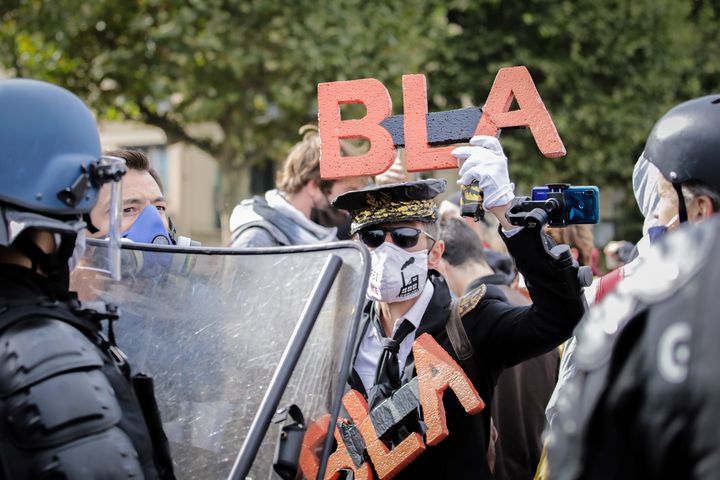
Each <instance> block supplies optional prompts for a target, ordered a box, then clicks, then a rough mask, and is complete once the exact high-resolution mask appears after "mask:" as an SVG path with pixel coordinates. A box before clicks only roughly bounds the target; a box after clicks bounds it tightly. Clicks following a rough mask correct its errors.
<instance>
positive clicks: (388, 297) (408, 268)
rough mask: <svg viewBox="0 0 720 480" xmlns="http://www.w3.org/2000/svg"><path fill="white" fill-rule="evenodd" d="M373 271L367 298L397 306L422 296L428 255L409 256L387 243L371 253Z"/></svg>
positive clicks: (424, 253) (411, 254)
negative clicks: (396, 303) (396, 304)
mask: <svg viewBox="0 0 720 480" xmlns="http://www.w3.org/2000/svg"><path fill="white" fill-rule="evenodd" d="M370 258H371V264H372V269H371V272H370V282H369V283H368V288H367V296H368V298H369V299H371V300H375V301H380V302H387V303H394V302H402V301H404V300H409V299H411V298H415V297H417V296H418V295H420V294H421V293H422V291H423V288H425V282H426V281H427V276H428V263H427V261H428V251H427V250H421V251H419V252H408V251H406V250H403V249H402V248H400V247H398V246H396V245H394V244H393V243H390V242H385V243H383V244H382V245H380V246H379V247H377V248H376V249H375V250H373V251H372V252H371V253H370Z"/></svg>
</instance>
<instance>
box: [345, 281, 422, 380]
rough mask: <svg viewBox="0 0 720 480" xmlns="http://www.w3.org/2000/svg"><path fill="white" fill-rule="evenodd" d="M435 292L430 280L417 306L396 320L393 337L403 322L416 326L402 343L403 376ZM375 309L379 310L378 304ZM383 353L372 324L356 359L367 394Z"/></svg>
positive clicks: (380, 342) (366, 332) (381, 344)
mask: <svg viewBox="0 0 720 480" xmlns="http://www.w3.org/2000/svg"><path fill="white" fill-rule="evenodd" d="M434 292H435V287H433V284H432V282H430V280H428V281H427V282H426V283H425V288H423V291H422V293H421V294H420V296H419V297H418V299H417V301H416V302H415V304H414V305H413V306H412V307H410V310H408V311H407V312H406V313H405V315H404V316H402V317H400V318H398V319H397V320H395V324H394V325H393V331H392V333H393V335H394V334H395V332H396V331H397V329H398V327H399V326H400V324H402V322H403V320H408V321H409V322H410V323H412V324H413V325H414V326H415V330H414V331H412V332H410V333H409V334H408V336H407V337H405V339H404V340H403V341H402V343H400V349H399V351H398V363H399V365H400V372H401V374H402V371H403V369H404V368H405V362H407V358H408V355H410V350H412V344H413V342H414V341H415V331H416V330H417V328H418V326H419V325H420V320H422V317H423V315H424V314H425V310H427V307H428V305H430V299H432V296H433V293H434ZM375 308H377V304H376V306H375ZM382 351H383V341H382V338H381V337H380V334H379V333H378V332H377V330H376V329H375V327H374V325H373V324H372V323H370V325H368V327H367V330H366V331H365V336H364V337H363V339H362V341H361V342H360V348H358V354H357V357H356V358H355V371H356V372H357V373H358V375H359V376H360V379H361V380H362V382H363V386H364V387H365V391H366V392H369V391H370V387H372V386H373V384H374V382H375V371H376V370H377V366H378V363H379V362H380V356H381V354H382Z"/></svg>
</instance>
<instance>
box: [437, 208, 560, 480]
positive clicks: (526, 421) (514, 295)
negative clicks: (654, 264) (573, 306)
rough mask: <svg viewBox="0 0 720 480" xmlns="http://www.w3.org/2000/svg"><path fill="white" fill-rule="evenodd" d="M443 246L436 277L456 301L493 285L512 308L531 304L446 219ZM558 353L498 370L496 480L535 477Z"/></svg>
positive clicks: (459, 225)
mask: <svg viewBox="0 0 720 480" xmlns="http://www.w3.org/2000/svg"><path fill="white" fill-rule="evenodd" d="M440 240H442V241H443V242H444V243H445V251H444V252H443V256H442V261H441V262H440V267H441V268H440V269H439V271H440V272H441V273H442V275H443V276H444V277H445V278H446V279H447V282H448V285H449V286H450V289H451V290H452V291H453V292H454V293H455V294H456V295H458V296H462V295H463V294H466V293H469V292H471V291H472V290H474V289H475V288H478V287H479V286H480V285H495V286H496V287H497V288H498V289H500V290H501V292H502V293H503V294H504V295H505V298H506V301H507V302H508V303H509V304H511V305H514V306H526V305H529V304H530V303H531V302H530V301H529V300H528V299H527V298H526V297H525V296H524V295H522V294H521V293H519V292H518V291H516V290H514V289H512V288H511V287H510V283H512V278H510V279H508V277H507V275H504V274H497V273H496V272H494V271H493V269H492V268H490V266H489V265H488V264H487V262H485V260H484V253H483V248H482V244H481V243H480V241H479V239H478V238H477V236H476V235H475V233H474V232H473V231H472V230H471V229H470V227H468V226H467V224H466V223H465V222H464V221H462V220H460V219H457V218H450V219H448V220H445V221H444V222H442V223H441V224H440ZM559 363H560V353H559V351H558V349H557V348H555V349H553V350H551V351H550V352H547V353H545V354H542V355H538V356H537V357H534V358H531V359H529V360H526V361H524V362H522V363H520V364H518V365H515V366H514V367H510V368H507V369H505V370H503V372H502V373H501V374H500V377H499V378H498V381H497V385H496V386H495V392H494V394H493V402H492V408H491V413H492V420H493V423H494V426H495V428H496V429H497V432H498V438H497V441H496V442H495V450H494V452H495V470H494V471H493V474H494V475H495V478H496V479H498V480H524V479H530V478H532V477H533V476H534V475H535V471H536V469H537V466H538V463H539V462H540V456H541V452H542V447H543V445H542V438H541V437H542V433H543V430H544V429H545V425H546V422H545V405H547V402H548V400H550V396H551V395H552V392H553V389H554V387H555V382H556V381H557V372H558V366H559Z"/></svg>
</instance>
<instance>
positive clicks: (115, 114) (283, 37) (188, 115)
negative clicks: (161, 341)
mask: <svg viewBox="0 0 720 480" xmlns="http://www.w3.org/2000/svg"><path fill="white" fill-rule="evenodd" d="M443 13H444V12H443V11H442V10H439V9H435V8H432V7H427V8H425V7H422V8H418V7H417V6H411V5H408V4H406V3H405V2H390V3H386V2H376V4H375V5H372V6H370V5H366V2H364V1H361V0H321V1H307V0H294V1H292V2H289V1H280V0H258V1H231V0H188V1H182V2H175V1H168V0H133V1H122V2H118V1H113V0H96V1H91V2H87V1H79V0H52V1H50V0H47V1H41V0H23V1H17V2H15V4H14V5H9V6H8V5H6V7H5V8H4V11H2V14H1V17H0V19H1V23H2V25H1V26H0V65H2V67H4V68H6V69H8V70H9V71H10V73H11V74H13V75H17V76H24V77H33V78H39V79H44V80H47V81H51V82H54V83H57V84H60V85H63V86H65V87H67V88H69V89H70V90H72V91H74V92H75V93H77V94H79V95H80V96H81V97H83V98H84V99H86V101H88V102H89V104H90V105H91V106H92V107H93V108H94V109H95V110H96V111H97V112H98V114H99V115H100V116H101V117H103V118H108V119H123V118H127V119H133V120H139V121H142V122H145V123H148V124H150V125H155V126H158V127H160V128H162V129H163V130H164V131H165V132H166V133H167V135H168V138H169V141H170V142H174V141H185V142H188V143H190V144H193V145H196V146H198V147H200V148H202V149H203V150H205V151H207V152H208V153H210V154H211V155H212V156H214V157H215V158H216V159H218V161H219V163H220V167H221V170H222V179H223V184H224V187H225V195H224V200H225V207H226V208H227V207H228V206H230V207H231V206H232V204H233V203H234V202H235V201H237V200H238V198H236V196H235V195H234V192H233V187H234V186H235V185H238V184H239V183H240V182H239V178H238V172H243V170H242V167H243V166H245V165H248V164H259V163H263V162H267V161H271V160H273V159H275V160H280V159H282V158H283V157H284V154H285V152H286V151H287V148H288V146H289V145H291V144H292V143H294V142H296V141H298V140H299V136H298V134H297V131H298V127H299V126H300V125H302V124H303V123H306V122H307V121H309V120H313V119H314V118H315V117H316V111H317V103H316V88H317V84H318V83H319V82H326V81H334V80H341V79H351V78H366V77H374V78H378V79H380V80H381V81H383V82H384V83H385V84H386V85H387V86H388V87H389V88H390V89H391V90H392V91H393V96H394V97H396V98H397V97H399V96H400V79H401V75H402V74H403V73H407V72H416V71H418V70H419V68H420V62H421V61H422V60H423V59H424V58H425V57H424V52H426V51H428V49H429V48H430V46H431V43H432V42H433V41H434V36H433V32H435V31H437V30H438V28H437V25H442V24H444V23H445V17H444V15H443ZM203 123H209V124H210V125H211V126H212V127H214V128H212V129H202V128H201V129H197V128H190V127H191V126H192V125H197V124H203ZM209 131H214V132H219V134H218V135H208V134H207V133H208V132H209ZM198 132H200V133H198ZM245 172H246V171H245Z"/></svg>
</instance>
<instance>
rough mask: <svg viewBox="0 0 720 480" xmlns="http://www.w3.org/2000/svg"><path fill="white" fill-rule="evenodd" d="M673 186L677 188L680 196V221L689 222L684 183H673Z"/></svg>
mask: <svg viewBox="0 0 720 480" xmlns="http://www.w3.org/2000/svg"><path fill="white" fill-rule="evenodd" d="M672 186H673V188H675V191H676V192H677V196H678V218H679V219H680V223H685V222H687V219H688V217H687V207H686V206H685V196H684V195H683V192H682V185H681V184H679V183H673V184H672Z"/></svg>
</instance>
